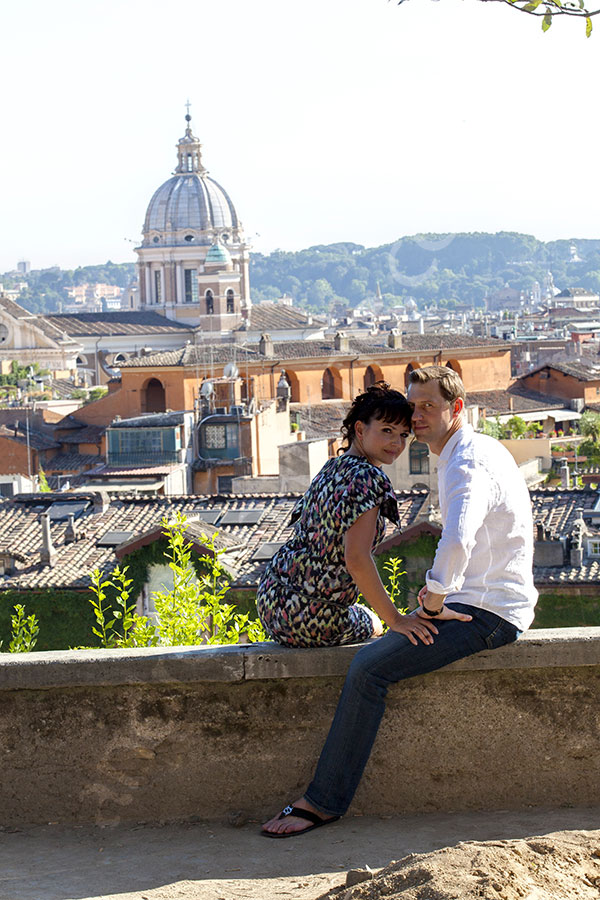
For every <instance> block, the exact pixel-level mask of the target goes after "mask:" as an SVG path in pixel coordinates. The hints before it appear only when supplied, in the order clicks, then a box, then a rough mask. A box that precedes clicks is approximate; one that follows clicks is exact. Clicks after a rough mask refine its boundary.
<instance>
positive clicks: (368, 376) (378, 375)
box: [363, 364, 383, 391]
mask: <svg viewBox="0 0 600 900" xmlns="http://www.w3.org/2000/svg"><path fill="white" fill-rule="evenodd" d="M377 381H383V372H382V371H381V369H380V368H379V366H376V365H374V364H373V365H370V366H367V368H366V370H365V375H364V378H363V389H364V390H365V391H366V390H368V388H370V387H371V385H372V384H375V383H376V382H377Z"/></svg>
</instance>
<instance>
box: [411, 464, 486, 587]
mask: <svg viewBox="0 0 600 900" xmlns="http://www.w3.org/2000/svg"><path fill="white" fill-rule="evenodd" d="M493 493H494V484H493V479H492V478H491V477H490V473H488V472H486V471H485V469H482V468H479V467H476V468H473V467H472V466H469V465H464V464H463V465H455V466H449V467H448V470H447V471H446V473H445V495H446V503H445V516H444V523H443V530H442V536H441V538H440V542H439V544H438V547H437V550H436V553H435V557H434V560H433V565H432V567H431V569H429V571H428V572H427V576H426V585H427V589H428V590H430V591H432V592H433V593H435V594H451V593H454V592H455V591H459V590H460V589H461V587H462V585H463V582H464V573H465V570H466V568H467V564H468V562H469V559H470V557H471V553H472V551H473V547H474V546H475V540H476V535H477V532H478V531H479V529H480V528H481V527H482V525H483V524H484V520H485V518H486V516H487V514H488V512H489V510H490V508H491V506H492V501H493Z"/></svg>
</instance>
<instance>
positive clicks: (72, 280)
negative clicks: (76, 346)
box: [0, 260, 135, 313]
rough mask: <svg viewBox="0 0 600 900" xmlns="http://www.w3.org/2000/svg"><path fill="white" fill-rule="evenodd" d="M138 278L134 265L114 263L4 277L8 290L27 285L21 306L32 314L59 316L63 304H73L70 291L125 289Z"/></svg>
mask: <svg viewBox="0 0 600 900" xmlns="http://www.w3.org/2000/svg"><path fill="white" fill-rule="evenodd" d="M134 277H135V265H134V263H113V262H111V261H110V260H109V261H108V262H106V263H104V265H99V266H80V267H79V268H77V269H60V268H59V267H58V266H52V268H50V269H32V271H31V272H29V273H28V274H27V275H22V274H21V273H20V272H7V273H5V274H4V275H0V281H1V282H2V285H3V287H4V288H9V289H11V288H13V287H15V286H16V285H17V284H21V283H23V282H27V289H26V290H24V291H22V292H21V293H20V294H19V297H18V298H17V302H18V303H20V305H21V306H24V307H25V309H29V310H30V311H31V312H35V313H38V312H53V313H56V312H59V311H60V308H61V307H60V304H65V303H72V300H70V299H69V295H68V290H69V288H72V287H76V286H77V285H79V284H95V283H97V282H100V283H102V284H116V285H118V286H119V287H122V288H125V287H127V285H128V284H130V282H131V281H132V279H133V278H134Z"/></svg>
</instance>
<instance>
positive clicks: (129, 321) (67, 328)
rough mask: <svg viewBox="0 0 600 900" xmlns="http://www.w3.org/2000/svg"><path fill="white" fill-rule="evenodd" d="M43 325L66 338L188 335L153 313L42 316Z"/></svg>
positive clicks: (183, 327)
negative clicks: (170, 333) (45, 323)
mask: <svg viewBox="0 0 600 900" xmlns="http://www.w3.org/2000/svg"><path fill="white" fill-rule="evenodd" d="M44 318H45V320H46V322H48V323H50V325H52V326H53V328H55V329H58V330H59V331H60V333H61V334H62V333H63V332H65V333H66V334H68V335H69V336H70V337H85V336H87V335H91V334H96V335H116V334H163V333H165V332H166V333H169V332H182V333H184V334H185V332H188V333H190V332H191V329H190V328H189V326H188V325H183V324H181V322H176V321H174V320H173V319H167V318H166V317H165V316H161V315H160V313H156V312H144V311H135V310H115V311H114V312H102V313H62V314H61V315H56V316H45V317H44Z"/></svg>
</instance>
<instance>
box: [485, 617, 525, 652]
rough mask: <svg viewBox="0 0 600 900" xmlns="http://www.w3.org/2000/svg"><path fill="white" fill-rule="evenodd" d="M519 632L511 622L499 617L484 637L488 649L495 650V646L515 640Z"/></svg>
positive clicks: (501, 645)
mask: <svg viewBox="0 0 600 900" xmlns="http://www.w3.org/2000/svg"><path fill="white" fill-rule="evenodd" d="M520 633H521V632H520V631H519V629H518V628H517V626H516V625H513V624H512V622H507V621H506V619H500V620H499V622H498V624H497V625H496V627H495V628H494V630H493V631H492V632H491V634H489V635H488V636H487V637H486V639H485V642H486V645H487V648H488V650H496V648H497V647H503V646H504V645H505V644H512V643H513V642H514V641H516V640H517V638H518V637H519V634H520Z"/></svg>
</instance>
